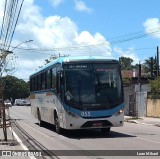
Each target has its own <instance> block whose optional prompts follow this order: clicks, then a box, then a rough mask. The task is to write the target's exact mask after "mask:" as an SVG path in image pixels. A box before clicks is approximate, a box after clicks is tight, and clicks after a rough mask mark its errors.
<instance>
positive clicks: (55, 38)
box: [12, 0, 112, 79]
mask: <svg viewBox="0 0 160 159" xmlns="http://www.w3.org/2000/svg"><path fill="white" fill-rule="evenodd" d="M14 37H15V38H14V40H13V42H12V46H17V44H19V43H21V42H23V41H26V40H29V39H32V40H33V42H31V43H25V44H23V45H20V46H19V47H27V48H36V49H42V48H43V50H44V51H41V52H40V51H36V52H35V51H34V52H32V51H24V50H18V49H15V50H14V53H15V54H16V56H18V59H17V63H18V70H17V72H16V73H15V75H16V76H17V77H18V78H24V79H27V78H29V75H30V74H32V73H33V72H34V71H35V69H37V68H38V67H39V66H41V65H44V62H45V61H44V60H45V59H47V58H49V57H50V56H51V55H54V54H57V55H58V54H59V53H61V54H69V55H70V56H77V55H99V56H107V57H112V55H111V46H110V43H109V42H107V41H106V39H105V38H104V37H103V36H102V35H101V34H100V33H95V34H94V35H92V34H91V33H89V32H88V31H82V32H80V33H79V32H78V26H77V25H76V24H75V22H73V21H72V20H71V19H70V18H69V17H60V16H58V15H54V16H49V17H44V16H43V15H42V14H41V8H40V7H39V6H37V5H36V4H35V3H34V0H27V1H24V5H23V10H22V12H21V16H20V19H19V22H18V25H17V28H16V32H15V36H14ZM56 48H57V49H56ZM46 49H50V50H51V49H53V50H55V51H52V52H49V51H45V50H46Z"/></svg>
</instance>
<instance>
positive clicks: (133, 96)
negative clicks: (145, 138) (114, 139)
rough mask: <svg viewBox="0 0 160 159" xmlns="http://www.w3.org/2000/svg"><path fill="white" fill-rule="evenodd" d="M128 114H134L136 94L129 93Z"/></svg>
mask: <svg viewBox="0 0 160 159" xmlns="http://www.w3.org/2000/svg"><path fill="white" fill-rule="evenodd" d="M129 116H132V117H134V116H136V94H131V95H129Z"/></svg>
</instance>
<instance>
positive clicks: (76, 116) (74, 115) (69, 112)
mask: <svg viewBox="0 0 160 159" xmlns="http://www.w3.org/2000/svg"><path fill="white" fill-rule="evenodd" d="M66 112H67V114H68V115H70V116H72V117H74V118H78V117H79V116H78V115H77V114H75V113H73V112H71V111H69V110H67V111H66Z"/></svg>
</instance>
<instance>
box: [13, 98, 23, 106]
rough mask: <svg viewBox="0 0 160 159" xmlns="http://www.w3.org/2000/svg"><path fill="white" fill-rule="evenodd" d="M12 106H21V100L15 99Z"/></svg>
mask: <svg viewBox="0 0 160 159" xmlns="http://www.w3.org/2000/svg"><path fill="white" fill-rule="evenodd" d="M14 105H17V106H21V105H23V101H22V99H15V102H14Z"/></svg>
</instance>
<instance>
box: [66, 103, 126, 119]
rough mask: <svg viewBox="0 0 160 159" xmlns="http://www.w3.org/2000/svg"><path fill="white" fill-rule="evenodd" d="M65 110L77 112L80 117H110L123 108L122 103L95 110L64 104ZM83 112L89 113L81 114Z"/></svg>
mask: <svg viewBox="0 0 160 159" xmlns="http://www.w3.org/2000/svg"><path fill="white" fill-rule="evenodd" d="M64 108H65V110H68V111H70V112H73V113H74V114H77V115H78V116H80V117H82V118H98V117H110V116H112V115H113V114H115V113H116V112H117V111H118V110H120V109H122V108H124V103H122V104H120V105H118V106H117V107H115V108H113V109H109V110H99V111H98V110H96V111H90V110H89V111H85V110H78V109H75V108H71V107H69V106H67V105H64ZM84 112H89V114H86V115H85V114H82V113H84Z"/></svg>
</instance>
